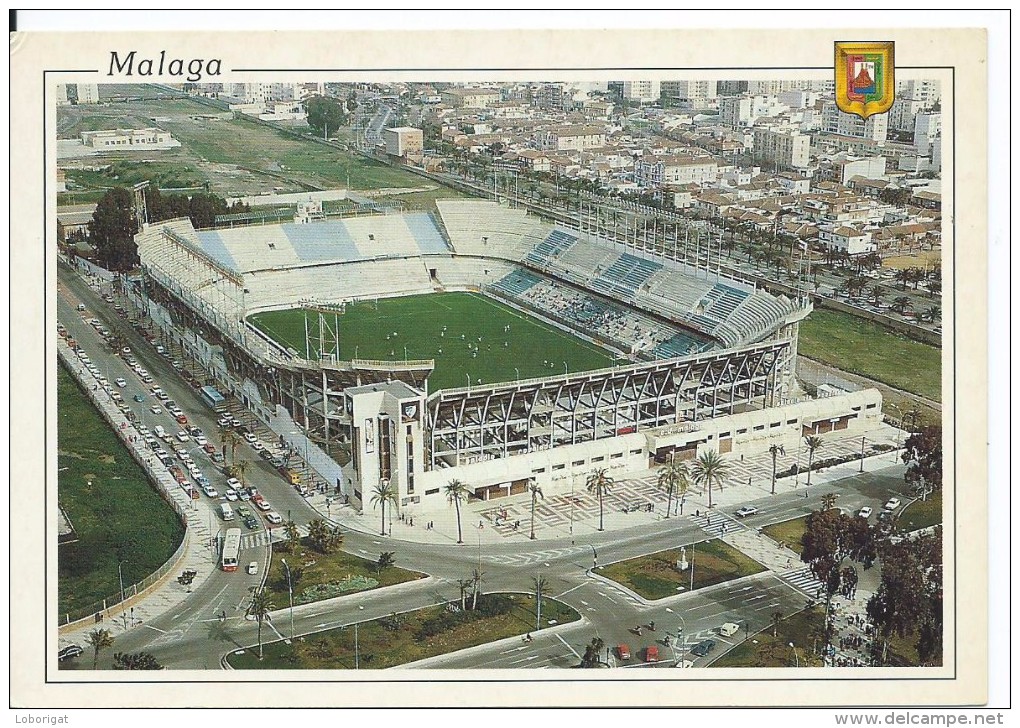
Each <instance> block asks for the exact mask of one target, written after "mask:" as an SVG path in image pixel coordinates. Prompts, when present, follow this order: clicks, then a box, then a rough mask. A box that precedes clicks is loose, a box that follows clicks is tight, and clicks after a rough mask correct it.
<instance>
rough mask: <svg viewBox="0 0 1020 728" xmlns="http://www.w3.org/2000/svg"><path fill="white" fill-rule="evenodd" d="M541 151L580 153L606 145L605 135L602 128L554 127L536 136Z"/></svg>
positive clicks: (582, 126)
mask: <svg viewBox="0 0 1020 728" xmlns="http://www.w3.org/2000/svg"><path fill="white" fill-rule="evenodd" d="M537 137H538V142H539V144H541V146H542V148H543V149H549V150H555V151H558V152H568V151H582V150H584V149H591V148H592V147H604V146H605V145H606V133H605V130H604V129H602V127H599V126H591V125H584V124H579V125H567V126H556V127H553V128H552V129H546V130H545V131H541V132H539V133H538V135H537Z"/></svg>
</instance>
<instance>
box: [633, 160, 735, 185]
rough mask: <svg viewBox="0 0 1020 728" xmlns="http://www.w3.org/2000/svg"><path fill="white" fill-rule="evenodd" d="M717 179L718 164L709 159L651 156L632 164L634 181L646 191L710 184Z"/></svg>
mask: <svg viewBox="0 0 1020 728" xmlns="http://www.w3.org/2000/svg"><path fill="white" fill-rule="evenodd" d="M718 177H719V164H718V162H716V161H715V160H714V159H712V158H711V157H700V158H699V157H688V156H653V157H650V158H648V159H638V160H637V161H635V163H634V181H635V182H637V183H638V185H640V186H641V187H644V188H646V189H647V188H654V187H662V186H664V185H687V184H701V185H703V184H712V183H714V182H715V181H716V179H718Z"/></svg>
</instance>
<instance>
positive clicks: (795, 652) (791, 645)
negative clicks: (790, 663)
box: [790, 642, 800, 667]
mask: <svg viewBox="0 0 1020 728" xmlns="http://www.w3.org/2000/svg"><path fill="white" fill-rule="evenodd" d="M790 647H793V659H794V660H796V661H797V663H796V664H797V667H800V655H798V654H797V648H796V647H795V646H794V644H793V643H792V642H791V643H790Z"/></svg>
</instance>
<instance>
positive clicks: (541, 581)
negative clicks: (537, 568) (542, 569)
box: [531, 574, 549, 631]
mask: <svg viewBox="0 0 1020 728" xmlns="http://www.w3.org/2000/svg"><path fill="white" fill-rule="evenodd" d="M531 581H532V583H533V584H534V585H535V630H536V631H537V630H540V629H542V594H543V593H545V588H546V587H547V586H549V582H548V581H546V578H545V577H544V576H542V575H541V574H539V575H538V576H536V577H533V578H532V580H531Z"/></svg>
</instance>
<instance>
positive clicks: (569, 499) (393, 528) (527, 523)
mask: <svg viewBox="0 0 1020 728" xmlns="http://www.w3.org/2000/svg"><path fill="white" fill-rule="evenodd" d="M864 437H865V438H866V442H867V443H868V445H869V448H868V450H866V453H867V452H872V450H871V446H874V445H875V444H877V443H883V444H887V445H890V446H895V444H897V439H898V438H899V442H900V443H902V441H903V440H902V433H899V434H898V433H897V430H896V429H895V428H893V427H889V426H887V425H882V426H880V427H879V428H877V429H875V430H873V431H869V432H867V433H864ZM823 439H824V444H823V445H822V447H821V448H820V449H819V450H818V451H817V452H816V453H815V460H816V462H817V461H819V460H824V459H827V458H831V457H835V456H840V455H843V456H846V455H858V456H859V453H860V443H861V435H852V436H843V437H834V436H831V435H830V436H828V437H825V438H823ZM797 455H798V454H797V453H790V454H788V455H786V456H782V455H781V456H779V457H778V458H777V461H776V470H777V472H783V471H784V470H787V469H789V468H790V466H792V465H793V464H794V463H796V462H797ZM727 463H728V465H729V466H730V475H729V477H728V478H727V480H726V482H725V483H724V484H723V486H722V487H721V488H718V487H717V488H713V489H712V502H713V509H712V511H713V513H720V512H722V513H725V512H728V511H730V510H732V509H734V508H737V507H739V506H740V505H743V504H745V503H748V502H752V501H757V500H759V499H761V498H764V497H766V496H768V495H769V494H770V493H771V479H772V456H771V455H769V454H768V453H764V454H761V455H755V456H750V457H745V458H744V459H743V460H738V459H736V458H732V457H731V458H728V460H727ZM800 464H801V467H802V468H806V467H807V455H806V453H803V454H801V455H800ZM898 464H900V459H899V451H898V450H890V451H887V452H883V453H879V454H871V455H868V456H866V457H865V459H864V463H863V466H864V468H863V469H864V471H865V472H869V471H874V470H880V469H883V468H888V467H891V466H894V465H898ZM860 472H861V460H860V458H859V457H858V458H857V459H855V460H851V461H849V462H847V463H844V464H842V465H836V466H832V467H829V468H825V469H824V470H814V471H812V473H811V486H810V493H812V494H813V493H817V492H818V490H819V488H821V487H824V486H829V485H830V484H832V483H834V482H836V481H839V480H842V479H844V478H848V477H852V476H854V475H858V474H859V473H860ZM657 480H658V472H657V471H656V470H643V471H639V472H631V473H627V474H624V475H623V476H621V477H619V478H618V479H617V480H616V482H615V483H614V484H613V486H612V488H611V489H610V491H609V493H608V494H607V495H606V496H605V498H604V499H603V516H602V520H603V522H604V526H605V530H606V531H612V530H617V529H622V528H631V527H633V526H639V525H643V524H652V523H657V522H659V521H660V520H662V518H663V517H664V516H665V511H666V501H667V498H666V493H665V492H663V491H662V490H660V489H659V487H658V483H657ZM806 483H807V473H806V472H801V473H800V474H799V475H798V476H787V477H785V478H777V480H776V493H777V494H788V493H790V492H803V493H804V494H805V495H807V494H808V492H809V490H808V488H807V485H806ZM326 499H327V497H326V496H325V495H321V494H315V495H313V496H311V497H310V498H308V499H307V500H308V503H309V505H311V506H312V507H313V508H314V509H315V510H317V511H318V512H319V513H320V514H321V515H322V517H323V518H326V519H327V520H330V521H331V522H333V523H335V524H337V525H340V526H342V527H344V528H348V529H351V530H354V531H359V532H362V533H366V534H372V535H376V536H380V537H386V538H392V539H393V540H395V541H410V542H415V543H431V544H456V543H457V514H456V510H455V508H454V506H453V505H452V504H445V505H442V506H439V507H438V508H433V509H431V510H424V509H421V508H420V507H419V508H405V509H403V511H401V512H397V511H396V509H394V510H393V512H392V513H391V512H390V510H389V509H387V512H386V518H385V523H383V519H382V517H381V513H380V512H378V511H365V512H363V513H361V514H359V513H358V511H357V510H356V509H354V508H352V507H350V506H344V505H341V504H339V503H337V502H336V501H335V500H334V501H333V502H332V505H331V506H329V507H327V505H326ZM707 506H708V496H707V493H705V492H704V489H703V488H700V487H697V486H692V487H691V489H690V490H688V492H687V495H686V498H685V499H684V504H683V512H684V513H685V514H692V513H694V512H695V511H700V512H702V513H705V512H707ZM672 508H673V514H674V515H680V503H679V501H678V499H677V498H673V503H672ZM391 517H392V518H391ZM429 523H431V524H432V527H431V528H429V527H428V524H429ZM460 526H461V533H462V539H463V541H464V543H465V544H471V545H476V546H477V545H481V544H504V543H521V544H524V543H529V542H531V540H532V539H531V538H530V536H531V496H530V495H529V494H521V495H516V496H511V497H508V498H500V499H498V500H492V501H473V502H470V503H464V502H462V503H461V504H460ZM598 526H599V504H598V499H597V498H595V497H594V496H593V495H591V494H590V493H588V492H587V490H585V487H584V484H583V479H582V478H581V477H580V476H578V478H577V486H576V487H575V489H574V492H573V493H557V494H551V495H546V496H545V497H544V498H540V499H538V500H537V501H536V503H535V540H536V541H540V540H547V539H563V538H576V539H582V540H586V539H588V538H589V537H590V536H591V535H592V534H595V533H598ZM384 531H385V536H383V532H384ZM791 553H792V552H791ZM785 560H786V557H784V558H783V563H784V564H785ZM794 561H796V559H794Z"/></svg>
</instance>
